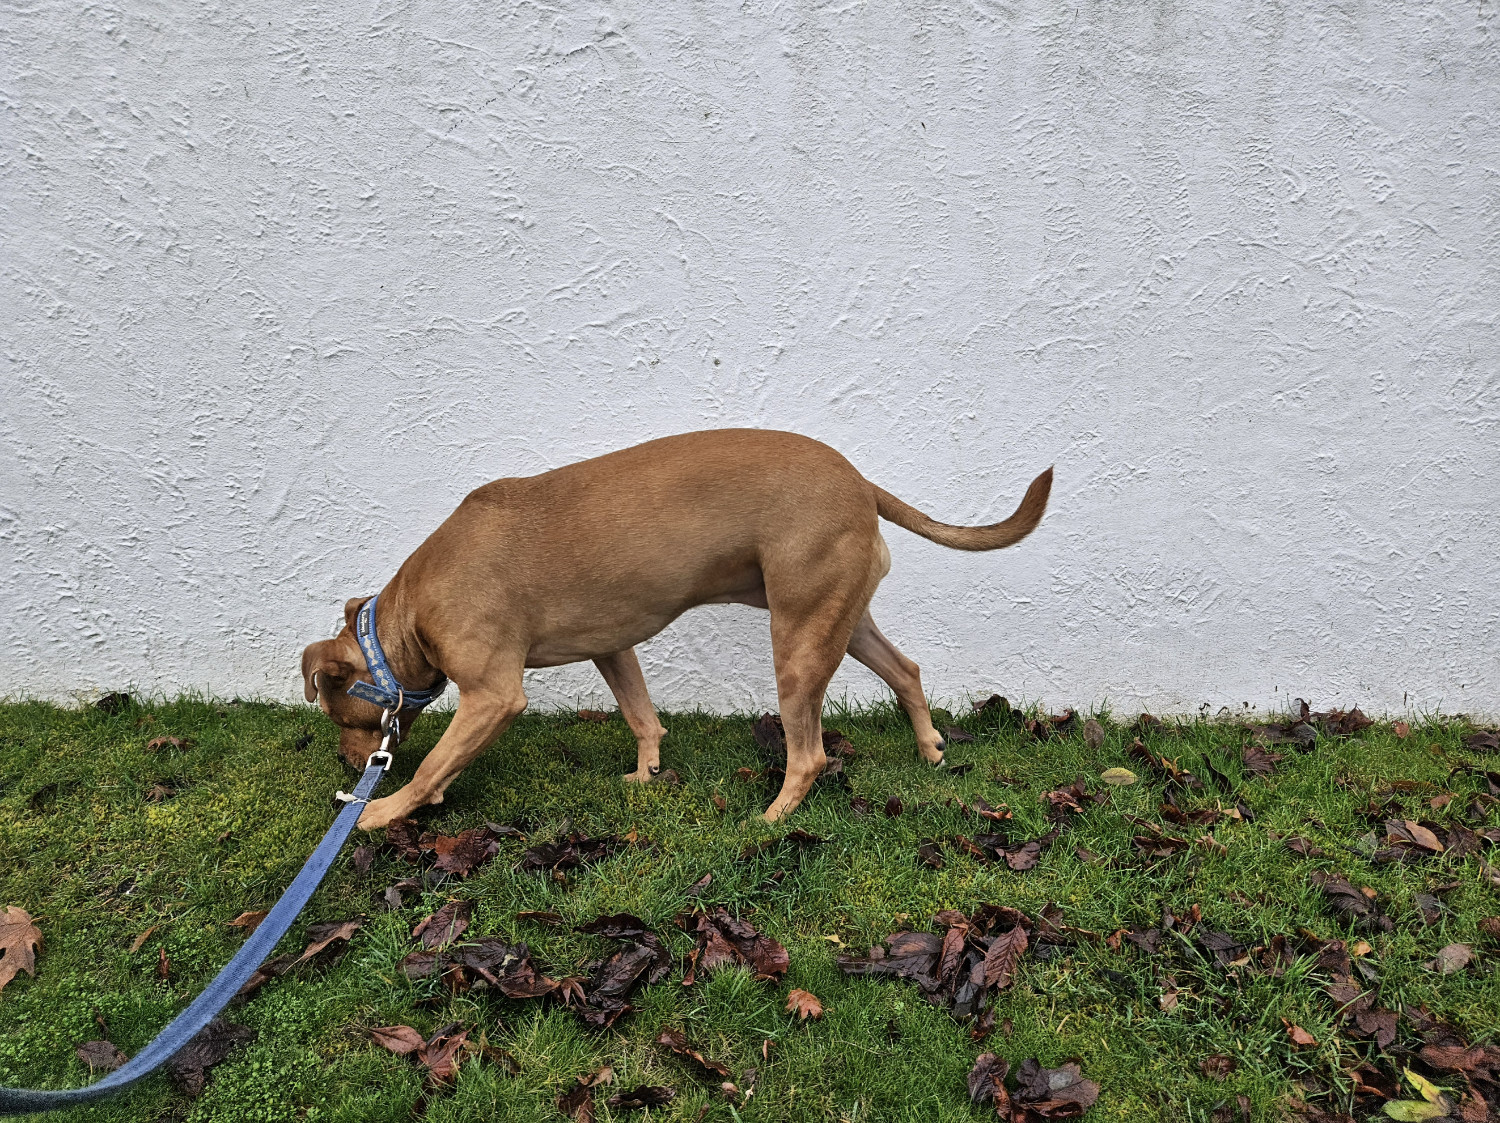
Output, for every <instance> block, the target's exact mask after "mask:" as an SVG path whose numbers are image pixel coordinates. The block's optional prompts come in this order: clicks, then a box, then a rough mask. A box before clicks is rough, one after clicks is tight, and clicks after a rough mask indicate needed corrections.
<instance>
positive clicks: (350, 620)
mask: <svg viewBox="0 0 1500 1123" xmlns="http://www.w3.org/2000/svg"><path fill="white" fill-rule="evenodd" d="M369 599H370V598H369V597H350V598H349V599H348V600H346V601H345V602H344V623H345V624H346V625H348V626H349V627H350V628H353V627H354V618H355V617H356V616H358V615H359V610H360V609H361V608H363V607H364V603H365V601H367V600H369Z"/></svg>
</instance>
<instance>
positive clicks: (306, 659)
mask: <svg viewBox="0 0 1500 1123" xmlns="http://www.w3.org/2000/svg"><path fill="white" fill-rule="evenodd" d="M369 599H370V598H369V597H355V598H354V599H353V600H351V601H349V602H348V603H347V604H345V605H344V628H343V630H342V631H341V632H339V634H338V635H336V636H334V637H333V638H332V639H325V640H319V641H318V642H317V643H310V644H308V645H307V646H306V647H305V648H303V649H302V694H303V696H304V697H305V698H306V699H307V700H308V701H309V702H316V703H317V704H318V705H319V706H320V707H321V708H322V710H323V712H324V713H325V714H327V715H328V716H329V717H331V718H332V719H333V721H334V724H335V725H337V726H338V727H339V755H341V756H342V757H343V758H344V759H345V760H346V761H348V762H349V763H350V764H352V765H353V766H354V767H355V768H363V767H364V766H365V761H366V760H368V759H369V757H370V754H371V753H373V752H374V751H375V750H376V749H378V748H380V736H381V734H380V712H381V711H380V707H379V706H377V705H375V703H373V702H366V701H365V700H364V699H363V698H356V697H354V696H353V695H352V694H350V693H349V684H350V683H351V682H353V681H354V680H355V679H357V678H362V679H364V681H366V682H369V681H370V668H369V664H367V663H366V662H365V655H364V652H362V651H361V650H360V649H359V643H358V641H357V640H355V638H354V618H355V616H357V615H358V614H359V609H360V606H361V605H363V604H364V603H365V601H367V600H369ZM402 732H403V733H404V732H405V730H403V731H402Z"/></svg>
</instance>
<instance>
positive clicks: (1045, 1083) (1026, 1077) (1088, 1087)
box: [1011, 1060, 1099, 1119]
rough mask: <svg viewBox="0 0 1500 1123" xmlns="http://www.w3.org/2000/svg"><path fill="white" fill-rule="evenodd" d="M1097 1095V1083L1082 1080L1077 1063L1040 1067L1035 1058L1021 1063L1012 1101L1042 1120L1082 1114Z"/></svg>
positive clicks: (1092, 1103) (1090, 1105)
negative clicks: (1057, 1066)
mask: <svg viewBox="0 0 1500 1123" xmlns="http://www.w3.org/2000/svg"><path fill="white" fill-rule="evenodd" d="M1098 1098H1099V1085H1098V1084H1095V1083H1094V1082H1093V1081H1092V1080H1085V1079H1084V1077H1083V1074H1082V1072H1081V1071H1080V1070H1079V1067H1078V1066H1077V1065H1076V1064H1065V1065H1062V1066H1061V1067H1059V1068H1043V1067H1042V1066H1041V1064H1040V1063H1038V1062H1037V1061H1035V1060H1025V1061H1022V1062H1021V1067H1020V1068H1019V1069H1018V1070H1017V1071H1016V1090H1015V1092H1014V1093H1013V1094H1012V1096H1011V1102H1012V1104H1014V1105H1015V1106H1016V1107H1023V1108H1025V1109H1026V1110H1027V1111H1029V1112H1030V1113H1032V1114H1033V1115H1036V1116H1040V1117H1041V1118H1043V1119H1065V1118H1071V1117H1072V1116H1075V1115H1082V1114H1083V1113H1084V1112H1086V1111H1087V1110H1088V1109H1089V1108H1090V1107H1092V1106H1093V1105H1094V1101H1095V1100H1097V1099H1098Z"/></svg>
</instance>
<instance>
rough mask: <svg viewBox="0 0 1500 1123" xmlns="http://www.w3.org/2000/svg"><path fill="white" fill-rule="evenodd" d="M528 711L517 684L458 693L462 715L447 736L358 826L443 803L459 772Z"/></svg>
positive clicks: (368, 809)
mask: <svg viewBox="0 0 1500 1123" xmlns="http://www.w3.org/2000/svg"><path fill="white" fill-rule="evenodd" d="M525 708H526V695H525V693H524V692H523V691H522V690H521V683H520V681H519V679H517V681H516V683H515V684H514V687H513V688H512V689H511V690H509V691H494V690H464V689H463V688H462V687H460V688H459V698H458V712H457V713H455V714H454V715H453V721H452V722H451V723H449V725H448V730H447V732H446V733H444V734H443V735H442V737H440V738H439V739H438V743H437V744H436V745H434V746H433V748H432V751H431V752H430V753H428V754H427V757H426V759H425V760H423V761H422V763H421V764H420V765H418V767H417V773H416V775H415V776H413V777H412V778H411V782H410V783H408V784H406V785H405V786H404V787H403V788H401V789H400V790H399V791H396V792H394V793H393V794H391V795H388V796H386V797H385V798H384V799H376V800H372V801H371V802H370V803H369V805H368V806H366V807H365V811H364V814H363V815H361V816H360V817H359V825H360V826H361V827H363V828H364V829H365V830H367V831H368V830H374V829H375V828H376V827H383V826H386V825H387V824H389V823H394V822H395V821H396V820H397V819H404V818H406V817H407V816H408V815H410V814H411V813H412V812H413V811H415V810H416V809H417V808H419V807H424V806H426V805H428V804H434V803H442V802H443V792H445V791H446V790H447V788H448V785H449V784H451V783H452V782H453V781H454V780H455V779H456V778H457V777H458V774H459V773H460V772H462V771H463V770H464V769H465V768H467V767H468V766H469V764H470V763H471V762H472V761H473V760H474V758H475V757H477V756H478V755H479V754H480V753H482V752H484V750H485V749H486V748H488V747H489V745H490V743H491V742H493V741H494V740H495V738H496V737H498V736H500V734H502V733H504V732H505V729H506V727H507V726H508V725H510V723H511V722H512V721H514V720H515V719H516V715H518V714H519V713H520V712H521V711H522V710H524V709H525Z"/></svg>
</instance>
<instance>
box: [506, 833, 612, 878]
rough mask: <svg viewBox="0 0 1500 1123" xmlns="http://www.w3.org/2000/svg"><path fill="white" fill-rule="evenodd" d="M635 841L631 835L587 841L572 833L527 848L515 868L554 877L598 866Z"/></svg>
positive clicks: (578, 834)
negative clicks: (584, 867)
mask: <svg viewBox="0 0 1500 1123" xmlns="http://www.w3.org/2000/svg"><path fill="white" fill-rule="evenodd" d="M637 841H638V840H637V838H636V836H635V832H634V831H631V832H630V833H629V834H626V835H617V834H610V835H605V836H603V837H602V838H590V837H589V836H588V835H586V834H580V833H578V832H576V831H575V832H573V833H572V834H569V835H568V836H567V837H566V838H562V839H559V840H558V841H556V842H542V843H538V844H537V845H535V846H532V847H530V848H528V849H527V850H526V852H525V853H523V854H522V855H521V861H520V864H519V865H518V866H517V867H516V868H517V869H521V870H529V871H533V872H543V871H546V872H550V873H551V874H553V875H554V876H556V875H558V874H560V873H561V872H562V871H564V870H571V869H576V868H577V867H579V866H587V865H592V864H593V863H595V862H601V861H603V860H604V859H605V858H608V857H610V856H611V855H612V854H614V853H615V852H616V851H617V850H621V849H623V848H624V847H626V846H630V845H633V844H635V843H636V842H637Z"/></svg>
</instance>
